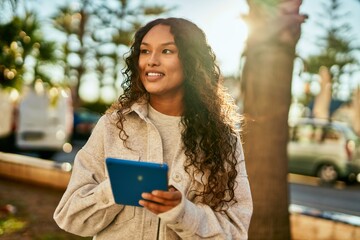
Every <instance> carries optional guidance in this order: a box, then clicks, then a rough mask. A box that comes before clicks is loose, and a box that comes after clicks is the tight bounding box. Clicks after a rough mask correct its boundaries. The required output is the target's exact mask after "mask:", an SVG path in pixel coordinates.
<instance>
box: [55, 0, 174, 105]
mask: <svg viewBox="0 0 360 240" xmlns="http://www.w3.org/2000/svg"><path fill="white" fill-rule="evenodd" d="M168 10H169V9H166V8H165V7H163V6H157V5H155V6H154V5H153V6H149V5H146V4H145V3H143V2H141V3H138V4H134V3H131V1H127V0H112V1H90V0H79V1H78V2H77V5H70V6H68V5H67V6H63V7H61V8H59V11H58V12H57V13H56V14H55V15H54V16H53V24H54V26H55V28H56V29H58V30H59V31H60V32H61V33H62V35H63V36H64V37H65V41H63V43H62V47H61V49H62V53H63V54H62V62H63V69H64V77H65V78H66V79H67V81H68V82H69V83H70V84H71V85H72V86H73V88H74V91H73V92H74V93H75V95H74V96H73V98H74V102H75V105H77V106H79V105H81V104H82V103H81V99H80V97H79V90H80V88H81V85H82V84H83V82H84V81H86V80H87V79H89V78H90V76H92V81H97V83H98V85H99V88H100V89H104V88H108V89H112V90H117V91H120V90H121V89H120V87H119V86H120V84H118V83H119V82H120V81H122V79H121V69H122V68H123V62H122V58H123V54H124V53H125V52H126V51H127V50H128V47H129V45H130V44H131V40H132V36H133V34H134V32H135V31H136V30H137V29H138V28H139V27H140V26H141V25H142V24H143V22H144V20H146V19H147V17H149V16H151V17H153V16H155V15H159V14H163V13H165V12H167V11H168ZM117 93H118V92H116V94H115V95H118V94H117Z"/></svg>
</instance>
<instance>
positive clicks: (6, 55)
mask: <svg viewBox="0 0 360 240" xmlns="http://www.w3.org/2000/svg"><path fill="white" fill-rule="evenodd" d="M0 35H1V36H2V37H1V38H0V49H1V54H0V86H2V87H14V88H17V89H21V87H22V85H23V81H24V74H27V76H28V78H29V82H34V80H36V79H41V80H42V81H44V82H48V83H51V81H50V76H49V74H47V73H46V72H45V71H44V69H43V67H44V66H46V65H49V64H51V63H54V62H56V60H57V58H56V56H55V54H54V51H55V48H56V45H55V43H54V42H51V41H47V40H45V39H44V37H43V34H42V32H41V25H40V22H39V20H38V18H37V16H36V15H35V14H33V13H30V12H26V13H25V16H24V17H19V16H15V17H14V18H13V19H12V20H11V21H10V22H8V23H6V24H3V25H0ZM29 62H31V64H30V63H29Z"/></svg>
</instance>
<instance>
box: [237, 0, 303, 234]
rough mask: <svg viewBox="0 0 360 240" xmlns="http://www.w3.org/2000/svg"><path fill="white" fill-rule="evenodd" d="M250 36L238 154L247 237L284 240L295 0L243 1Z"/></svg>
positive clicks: (297, 19)
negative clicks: (245, 191)
mask: <svg viewBox="0 0 360 240" xmlns="http://www.w3.org/2000/svg"><path fill="white" fill-rule="evenodd" d="M248 4H249V6H250V12H249V15H248V17H247V21H248V23H249V25H250V28H251V32H250V34H249V38H248V41H247V48H246V50H245V53H244V56H245V59H246V60H245V64H244V68H243V73H242V78H243V86H242V90H243V92H244V115H245V118H246V123H245V135H244V150H245V156H246V159H247V167H248V173H249V179H250V184H251V187H252V194H253V201H254V214H253V217H252V222H251V224H250V230H249V238H250V239H276V240H277V239H290V235H291V234H290V221H289V211H288V203H289V199H288V183H287V173H288V169H287V150H286V149H287V140H288V123H287V120H288V112H289V106H290V102H291V80H292V74H293V62H294V58H295V45H296V43H297V41H298V39H299V36H300V25H301V23H302V22H303V21H304V19H305V16H303V15H300V14H299V7H300V4H301V1H300V0H284V1H270V0H267V1H260V0H248Z"/></svg>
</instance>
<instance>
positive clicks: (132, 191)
mask: <svg viewBox="0 0 360 240" xmlns="http://www.w3.org/2000/svg"><path fill="white" fill-rule="evenodd" d="M105 161H106V166H107V171H108V174H109V178H110V184H111V189H112V192H113V195H114V199H115V202H116V203H117V204H121V205H131V206H137V207H141V205H139V203H138V202H139V200H140V199H142V198H141V194H142V193H143V192H148V193H150V192H152V191H153V190H164V191H167V190H168V179H167V178H168V177H167V175H168V166H167V164H166V163H153V162H139V161H132V160H126V159H118V158H106V160H105Z"/></svg>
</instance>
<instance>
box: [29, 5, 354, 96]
mask: <svg viewBox="0 0 360 240" xmlns="http://www.w3.org/2000/svg"><path fill="white" fill-rule="evenodd" d="M24 1H25V0H24ZM34 1H35V2H37V3H41V6H42V8H41V11H40V14H43V15H50V14H51V13H53V12H54V11H55V10H56V7H58V6H60V5H62V4H63V3H64V1H62V0H53V1H45V0H34ZM133 1H136V0H133ZM137 1H141V0H137ZM142 1H144V0H142ZM145 2H146V1H145ZM322 2H330V0H303V3H302V5H301V8H300V12H301V13H304V14H308V16H309V19H308V20H307V21H306V23H304V24H303V25H302V35H301V38H300V40H299V42H298V45H297V52H298V54H299V55H300V56H302V57H305V56H307V55H309V54H314V53H316V52H317V51H318V47H317V45H316V42H317V37H318V36H320V35H321V33H322V29H321V28H319V26H318V25H317V22H318V21H319V16H320V14H321V13H322V10H323V6H322V5H321V3H322ZM340 2H341V3H342V7H343V11H344V13H346V16H347V19H348V22H349V23H350V24H351V26H352V32H353V33H354V36H355V38H356V41H357V43H358V46H360V24H358V23H360V2H359V1H358V0H346V1H340ZM157 3H158V4H163V5H165V6H168V7H173V6H176V9H175V10H173V11H171V12H170V13H168V16H174V17H183V18H186V19H189V20H191V21H193V22H194V23H195V24H197V25H198V26H199V27H200V28H201V29H203V31H204V32H205V34H206V35H207V38H208V42H209V44H210V46H211V47H212V48H213V50H214V52H215V54H216V56H217V59H218V63H219V65H220V69H221V72H222V73H223V75H225V76H238V75H240V57H241V53H242V52H243V49H244V42H245V41H246V38H247V34H248V31H249V29H248V28H247V26H246V24H245V23H244V21H243V20H242V19H241V15H242V14H246V13H247V12H248V10H249V9H248V5H247V3H246V0H221V1H218V0H171V1H168V0H152V1H151V4H157ZM37 6H39V5H38V4H37ZM358 56H359V61H360V54H358ZM353 78H355V80H352V81H353V82H354V83H353V84H358V85H359V84H360V73H358V74H355V76H353ZM302 84H303V82H302V81H301V80H300V79H296V77H295V78H294V81H293V94H295V95H296V94H302V90H303V86H302ZM315 92H316V86H315Z"/></svg>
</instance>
